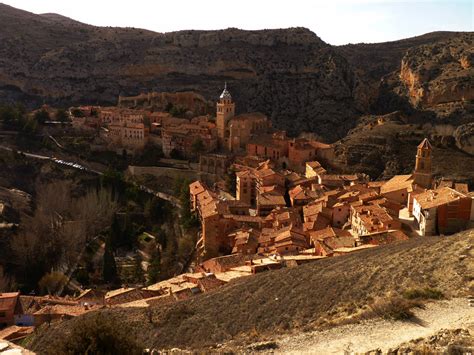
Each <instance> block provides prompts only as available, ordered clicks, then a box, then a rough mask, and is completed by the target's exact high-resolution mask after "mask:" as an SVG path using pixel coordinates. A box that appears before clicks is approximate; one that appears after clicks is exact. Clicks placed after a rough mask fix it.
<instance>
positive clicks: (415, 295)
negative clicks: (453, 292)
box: [403, 287, 444, 300]
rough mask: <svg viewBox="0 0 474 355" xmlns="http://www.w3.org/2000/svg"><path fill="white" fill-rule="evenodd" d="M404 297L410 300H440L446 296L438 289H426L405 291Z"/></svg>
mask: <svg viewBox="0 0 474 355" xmlns="http://www.w3.org/2000/svg"><path fill="white" fill-rule="evenodd" d="M403 297H405V298H406V299H409V300H440V299H443V298H444V295H443V292H441V291H440V290H438V289H435V288H430V287H425V288H423V289H422V288H411V289H408V290H405V292H403Z"/></svg>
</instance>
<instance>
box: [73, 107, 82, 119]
mask: <svg viewBox="0 0 474 355" xmlns="http://www.w3.org/2000/svg"><path fill="white" fill-rule="evenodd" d="M71 113H72V115H73V116H74V117H84V112H82V111H81V110H79V109H78V108H73V109H72V110H71Z"/></svg>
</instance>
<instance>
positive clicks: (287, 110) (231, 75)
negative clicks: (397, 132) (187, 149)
mask: <svg viewBox="0 0 474 355" xmlns="http://www.w3.org/2000/svg"><path fill="white" fill-rule="evenodd" d="M0 23H1V24H2V26H1V31H0V100H7V101H8V100H10V101H17V100H19V101H25V102H28V103H30V104H31V105H35V106H38V105H40V104H42V103H43V102H46V103H48V104H52V105H71V104H80V103H87V104H116V103H117V100H118V97H119V95H123V96H135V95H139V94H141V93H148V92H153V91H156V92H168V93H173V92H194V93H196V94H197V95H201V96H202V97H203V98H204V99H205V100H207V101H210V102H211V103H214V102H215V101H216V100H217V98H218V95H219V93H220V92H221V91H222V87H223V84H224V82H225V81H227V83H228V87H229V89H230V90H231V92H232V96H233V98H234V100H235V102H236V103H237V113H242V112H253V111H259V112H263V113H264V114H266V115H267V116H269V117H270V118H271V120H272V123H273V125H274V126H275V127H276V128H280V129H285V130H287V131H288V133H289V134H294V135H298V134H300V133H301V132H303V131H309V132H313V133H315V134H317V135H318V136H319V137H322V138H323V139H325V140H326V141H328V142H332V141H335V140H337V139H339V138H342V137H344V136H345V135H346V134H347V132H348V131H349V130H350V129H351V128H353V127H354V126H355V124H356V122H357V118H358V117H360V116H362V115H364V114H372V113H375V114H388V113H390V112H393V111H397V110H403V111H405V112H407V111H409V110H411V109H412V105H415V106H419V107H421V109H431V108H432V107H435V106H436V107H438V106H439V105H441V104H440V103H442V102H445V103H444V104H442V105H445V107H446V109H444V108H443V118H442V120H446V121H447V122H450V123H452V121H453V119H455V120H456V124H461V123H466V122H469V120H466V119H464V118H463V117H460V116H463V115H465V113H466V112H468V111H469V110H466V109H465V106H466V105H465V103H466V102H468V101H469V100H472V98H473V90H472V87H473V85H472V77H473V75H472V74H473V73H472V71H473V70H474V69H473V67H472V49H470V48H472V34H469V33H467V34H463V33H454V32H436V33H431V34H426V35H423V36H419V37H414V38H410V39H406V40H400V41H395V42H387V43H376V44H357V45H348V46H341V47H333V46H330V45H329V44H327V43H325V42H323V41H322V40H321V39H320V38H319V37H318V36H317V35H316V34H314V33H313V32H311V31H309V30H307V29H305V28H290V29H282V30H262V31H242V30H238V29H235V28H229V29H226V30H220V31H179V32H172V33H155V32H151V31H146V30H140V29H134V28H110V27H108V28H105V27H94V26H89V25H85V24H82V23H80V22H76V21H73V20H71V19H67V18H64V17H61V16H59V17H58V15H54V14H48V15H47V16H46V15H45V16H40V15H35V14H31V13H28V12H25V11H21V10H17V9H15V8H12V7H9V6H7V5H2V4H0ZM402 58H403V61H402ZM401 63H402V64H401ZM407 98H408V99H407ZM452 100H455V101H452ZM459 100H460V101H459ZM459 103H461V106H462V107H461V109H458V108H457V107H458V106H459V105H458V104H459ZM437 110H438V109H437ZM438 111H439V110H438ZM453 113H454V115H453ZM435 114H436V115H437V114H438V112H436V113H435Z"/></svg>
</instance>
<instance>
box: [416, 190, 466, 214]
mask: <svg viewBox="0 0 474 355" xmlns="http://www.w3.org/2000/svg"><path fill="white" fill-rule="evenodd" d="M463 197H467V195H465V194H462V193H460V192H458V191H456V190H454V189H452V188H450V187H441V188H438V189H436V190H428V191H425V192H422V193H420V194H418V195H416V196H415V197H414V198H415V200H416V201H417V202H418V203H419V204H420V206H421V208H422V209H429V208H433V207H437V206H441V205H444V204H447V203H451V202H454V201H456V200H459V199H460V198H463Z"/></svg>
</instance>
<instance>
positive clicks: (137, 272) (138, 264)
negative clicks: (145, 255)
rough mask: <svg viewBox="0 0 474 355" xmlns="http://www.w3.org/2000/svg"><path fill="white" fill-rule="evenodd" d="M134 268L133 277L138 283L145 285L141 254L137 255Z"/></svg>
mask: <svg viewBox="0 0 474 355" xmlns="http://www.w3.org/2000/svg"><path fill="white" fill-rule="evenodd" d="M133 261H134V266H133V277H134V279H135V282H136V283H139V284H143V283H144V282H145V275H144V273H143V268H142V258H141V256H140V253H137V255H135V258H134V260H133Z"/></svg>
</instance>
